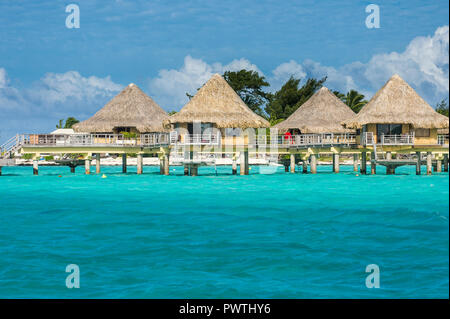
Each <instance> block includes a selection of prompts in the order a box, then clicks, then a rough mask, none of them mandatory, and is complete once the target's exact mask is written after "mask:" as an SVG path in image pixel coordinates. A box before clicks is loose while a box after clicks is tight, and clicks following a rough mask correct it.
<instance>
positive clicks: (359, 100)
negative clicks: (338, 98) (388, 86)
mask: <svg viewBox="0 0 450 319" xmlns="http://www.w3.org/2000/svg"><path fill="white" fill-rule="evenodd" d="M343 100H344V103H345V104H347V105H348V106H349V107H350V108H351V109H352V110H353V112H355V113H358V112H359V111H360V110H361V109H362V108H363V106H364V105H366V104H367V102H368V101H366V100H364V94H361V93H359V92H358V91H355V90H350V91H349V92H348V93H347V95H346V96H345V97H344V98H343Z"/></svg>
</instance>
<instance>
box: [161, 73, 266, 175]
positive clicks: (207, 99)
mask: <svg viewBox="0 0 450 319" xmlns="http://www.w3.org/2000/svg"><path fill="white" fill-rule="evenodd" d="M164 124H165V126H166V127H168V128H170V129H171V133H170V140H171V144H172V145H174V147H176V146H177V145H182V146H183V147H186V146H196V147H202V146H203V147H205V146H216V147H217V148H220V152H221V153H222V154H225V153H226V152H227V146H229V147H231V149H229V151H231V152H232V153H233V157H236V147H242V148H243V149H242V150H241V151H242V152H243V154H244V153H245V156H240V158H241V160H242V161H243V162H242V163H241V169H242V170H243V171H244V173H245V172H246V173H247V174H248V144H249V139H248V137H249V135H248V134H246V132H245V130H246V129H250V128H251V129H257V128H267V127H269V126H270V124H269V122H268V121H266V120H265V119H264V118H262V117H261V116H259V115H257V114H255V113H254V112H253V111H252V110H250V108H249V107H248V106H247V105H246V104H245V103H244V101H242V99H241V98H240V97H239V95H238V94H237V93H236V92H235V91H234V90H233V89H232V88H231V86H230V85H229V84H228V83H227V82H226V81H225V79H224V78H222V76H220V75H219V74H214V75H213V76H212V77H211V79H209V80H208V81H207V82H206V83H205V84H204V85H203V86H202V87H201V88H200V89H199V90H198V92H197V93H196V94H195V96H193V97H192V98H191V99H190V100H189V102H188V103H187V104H186V105H185V106H184V107H183V108H182V109H181V110H180V111H179V112H178V113H176V114H174V115H172V116H170V117H169V118H168V119H166V120H165V121H164ZM233 147H234V148H233ZM192 156H193V152H192V149H191V152H190V157H189V158H188V159H186V161H185V162H186V163H187V162H190V163H191V164H192V163H194V162H195V160H194V159H193V157H192ZM244 157H245V158H244ZM244 162H245V163H244ZM197 167H198V165H197V164H194V165H186V171H185V172H186V174H188V172H187V170H188V169H189V170H190V173H189V174H191V175H196V174H197ZM233 167H234V168H233V172H235V166H233Z"/></svg>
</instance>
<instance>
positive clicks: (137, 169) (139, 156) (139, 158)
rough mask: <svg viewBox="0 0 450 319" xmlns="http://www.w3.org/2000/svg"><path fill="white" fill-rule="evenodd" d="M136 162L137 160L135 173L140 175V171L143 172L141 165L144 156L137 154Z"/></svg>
mask: <svg viewBox="0 0 450 319" xmlns="http://www.w3.org/2000/svg"><path fill="white" fill-rule="evenodd" d="M136 160H137V163H136V166H137V167H136V171H137V173H138V174H139V175H141V174H142V171H143V169H142V167H143V164H144V155H143V154H137V159H136Z"/></svg>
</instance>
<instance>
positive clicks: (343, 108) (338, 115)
mask: <svg viewBox="0 0 450 319" xmlns="http://www.w3.org/2000/svg"><path fill="white" fill-rule="evenodd" d="M354 115H355V113H354V112H353V111H352V110H351V109H350V108H349V107H348V106H347V105H345V104H344V103H343V102H342V101H341V100H340V99H339V98H338V97H336V95H334V94H333V93H332V92H330V91H329V90H328V89H327V88H326V87H322V88H321V89H320V90H318V91H317V92H316V93H314V95H313V96H311V97H310V98H309V99H308V100H307V101H306V102H305V103H303V104H302V105H301V106H300V107H299V108H298V109H297V110H296V111H295V112H294V113H292V115H291V116H289V117H288V118H287V119H286V120H284V121H283V122H281V123H278V124H277V125H275V126H274V127H275V128H277V129H279V130H288V129H299V130H300V131H301V132H302V133H348V132H353V130H350V129H345V128H344V127H343V126H342V125H341V122H342V121H344V120H346V119H349V118H351V117H353V116H354Z"/></svg>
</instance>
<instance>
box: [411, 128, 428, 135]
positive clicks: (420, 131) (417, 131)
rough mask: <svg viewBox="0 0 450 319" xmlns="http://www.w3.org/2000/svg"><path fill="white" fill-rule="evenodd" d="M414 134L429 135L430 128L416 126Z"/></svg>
mask: <svg viewBox="0 0 450 319" xmlns="http://www.w3.org/2000/svg"><path fill="white" fill-rule="evenodd" d="M414 134H415V136H416V137H430V129H429V128H416V129H415V133H414Z"/></svg>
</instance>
